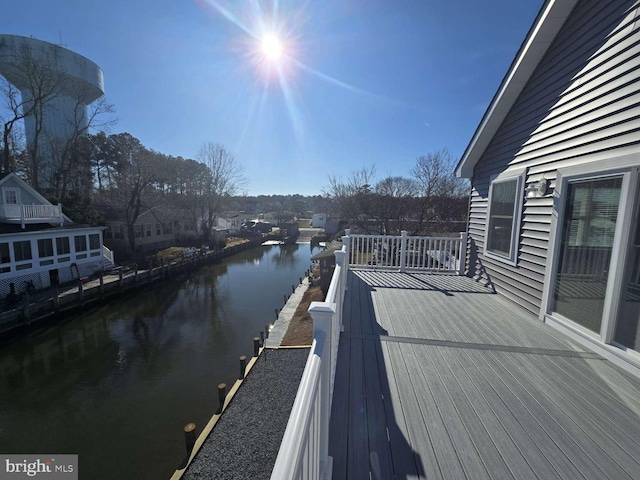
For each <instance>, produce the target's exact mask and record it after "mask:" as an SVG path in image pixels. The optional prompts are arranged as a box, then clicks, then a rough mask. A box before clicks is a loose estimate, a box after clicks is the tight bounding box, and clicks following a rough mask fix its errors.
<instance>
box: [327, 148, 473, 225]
mask: <svg viewBox="0 0 640 480" xmlns="http://www.w3.org/2000/svg"><path fill="white" fill-rule="evenodd" d="M456 163H457V162H456V160H455V159H454V158H453V157H452V156H451V154H449V152H448V151H447V150H446V149H442V150H438V151H435V152H432V153H429V154H427V155H423V156H420V157H419V158H417V159H416V163H415V165H414V166H413V168H412V169H411V172H410V174H411V176H410V177H402V176H387V177H384V178H382V179H379V180H378V179H377V175H376V169H375V167H363V168H361V169H359V170H356V171H354V172H352V173H351V175H350V176H349V177H348V178H347V179H342V178H339V177H336V176H333V175H330V176H329V179H328V185H327V186H326V187H325V188H324V194H325V195H326V196H327V197H328V198H329V199H331V201H332V205H333V209H334V213H335V214H336V215H337V216H338V217H339V218H340V219H342V220H343V221H345V222H347V223H349V225H350V226H352V227H357V228H358V229H359V230H361V231H363V232H365V233H367V234H373V233H376V234H377V233H380V234H397V233H398V232H400V231H401V230H407V231H408V232H409V233H410V234H412V235H434V234H440V233H446V232H453V231H459V230H460V228H461V224H463V223H464V222H465V221H466V217H467V209H468V198H469V196H468V195H469V186H468V182H467V181H466V180H464V179H460V178H456V176H455V175H454V168H455V166H456Z"/></svg>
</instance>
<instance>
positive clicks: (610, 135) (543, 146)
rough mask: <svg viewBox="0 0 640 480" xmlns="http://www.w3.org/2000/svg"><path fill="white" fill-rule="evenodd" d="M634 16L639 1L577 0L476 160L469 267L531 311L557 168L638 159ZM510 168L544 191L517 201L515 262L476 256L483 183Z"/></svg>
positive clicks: (639, 36) (638, 32) (480, 251)
mask: <svg viewBox="0 0 640 480" xmlns="http://www.w3.org/2000/svg"><path fill="white" fill-rule="evenodd" d="M638 16H640V5H639V4H638V3H637V1H620V0H617V1H611V2H601V1H599V0H583V1H580V2H579V3H578V4H577V6H576V8H575V9H574V11H573V12H572V14H571V15H570V16H569V18H568V19H567V21H566V22H565V24H564V26H563V27H562V29H561V30H560V32H559V33H558V35H557V36H556V38H555V39H554V41H553V43H552V44H551V46H550V47H549V50H548V51H547V53H546V55H545V56H544V57H543V59H542V60H541V62H540V63H539V65H538V66H537V68H536V70H535V72H534V73H533V75H532V76H531V78H530V80H529V81H528V83H527V85H526V86H525V88H524V90H523V91H522V93H521V95H520V96H519V98H518V100H517V101H516V103H515V104H514V105H513V107H512V109H511V111H510V112H509V114H508V115H507V117H506V118H505V120H504V122H503V124H502V126H501V127H500V128H499V130H498V131H497V133H496V135H495V136H494V137H493V139H492V141H491V142H490V144H489V145H488V147H487V149H486V150H485V152H484V153H483V155H482V157H481V158H480V160H479V162H478V163H477V164H476V166H475V170H474V175H473V179H472V193H471V202H470V210H469V226H468V230H469V239H470V244H469V250H468V265H469V271H468V273H469V275H470V276H474V277H476V278H478V279H483V280H487V281H490V282H491V283H492V284H493V286H494V287H495V289H496V291H498V292H500V293H502V294H503V295H505V296H507V297H509V298H510V299H512V300H513V301H515V302H517V303H518V304H520V305H521V306H523V307H524V308H526V309H527V310H529V311H531V312H533V313H535V314H538V313H539V310H540V305H541V301H542V291H543V284H544V276H545V266H546V261H547V252H548V246H549V233H550V226H551V217H552V209H553V208H552V207H553V195H552V193H553V188H554V187H555V179H556V175H557V173H556V170H557V169H558V168H564V167H570V166H575V165H579V164H582V163H586V162H592V161H601V160H605V159H607V160H611V159H615V158H616V157H623V156H629V155H640V68H639V65H640V61H639V60H638V55H640V22H638ZM639 158H640V157H639ZM509 171H513V172H518V171H524V175H525V177H524V178H525V184H530V183H532V182H536V181H538V180H540V179H541V178H543V177H544V178H546V179H548V180H549V181H550V186H551V192H550V193H551V194H547V195H545V196H543V197H541V198H525V199H524V203H523V208H522V210H521V212H520V213H521V223H520V231H519V237H518V242H517V249H518V251H517V259H516V264H515V265H511V264H509V263H506V262H502V261H500V260H496V259H495V258H492V257H490V256H487V255H485V254H484V248H485V234H486V228H485V227H486V223H487V207H488V193H489V186H490V181H491V178H492V176H494V175H498V174H504V173H505V172H509ZM523 195H524V193H523Z"/></svg>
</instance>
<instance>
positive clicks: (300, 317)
mask: <svg viewBox="0 0 640 480" xmlns="http://www.w3.org/2000/svg"><path fill="white" fill-rule="evenodd" d="M322 301H324V294H323V293H322V290H321V289H320V286H315V287H309V288H308V289H307V291H306V292H304V295H303V296H302V300H300V303H299V304H298V308H296V311H295V313H294V314H293V318H292V319H291V323H289V328H288V329H287V333H286V334H285V336H284V338H283V339H282V345H285V346H297V345H311V342H312V340H313V321H312V319H311V315H309V312H307V310H309V305H311V302H322Z"/></svg>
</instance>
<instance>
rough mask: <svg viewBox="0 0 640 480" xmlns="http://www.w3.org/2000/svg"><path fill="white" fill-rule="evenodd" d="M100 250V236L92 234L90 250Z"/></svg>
mask: <svg viewBox="0 0 640 480" xmlns="http://www.w3.org/2000/svg"><path fill="white" fill-rule="evenodd" d="M99 248H100V235H98V234H97V233H92V234H91V235H89V249H90V250H98V249H99Z"/></svg>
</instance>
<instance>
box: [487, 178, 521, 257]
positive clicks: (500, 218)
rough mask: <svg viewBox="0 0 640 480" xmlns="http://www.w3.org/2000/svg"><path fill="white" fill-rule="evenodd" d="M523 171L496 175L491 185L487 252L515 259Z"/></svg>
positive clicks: (491, 254)
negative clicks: (501, 175) (521, 172)
mask: <svg viewBox="0 0 640 480" xmlns="http://www.w3.org/2000/svg"><path fill="white" fill-rule="evenodd" d="M523 183H524V182H523V175H522V174H520V175H517V176H516V175H512V176H504V177H500V178H495V179H494V180H493V181H492V182H491V186H490V187H489V211H488V213H487V238H486V252H487V253H488V254H489V255H490V256H493V257H497V258H500V259H502V260H503V261H506V262H509V263H513V264H515V263H516V256H517V255H516V252H517V241H518V235H519V231H520V218H521V210H522V197H523V194H524V193H523Z"/></svg>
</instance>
